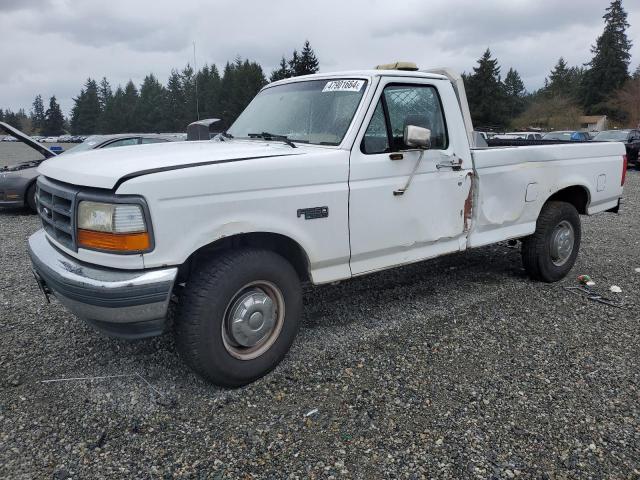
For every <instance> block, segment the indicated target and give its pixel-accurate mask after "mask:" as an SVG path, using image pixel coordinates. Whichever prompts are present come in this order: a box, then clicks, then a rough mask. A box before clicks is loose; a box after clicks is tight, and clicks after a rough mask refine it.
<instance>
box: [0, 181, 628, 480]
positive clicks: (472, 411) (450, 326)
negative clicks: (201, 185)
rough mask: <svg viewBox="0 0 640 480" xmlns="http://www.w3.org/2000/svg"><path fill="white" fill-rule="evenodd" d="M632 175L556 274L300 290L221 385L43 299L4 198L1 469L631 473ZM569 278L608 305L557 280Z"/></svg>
mask: <svg viewBox="0 0 640 480" xmlns="http://www.w3.org/2000/svg"><path fill="white" fill-rule="evenodd" d="M628 177H629V178H628V182H627V188H626V203H625V205H624V207H623V209H622V211H621V214H620V215H614V214H601V215H598V216H595V217H592V218H583V222H584V234H583V235H584V236H583V245H582V251H581V254H580V256H579V259H578V263H577V265H576V267H575V269H574V271H573V272H572V274H571V275H570V277H568V278H567V279H566V280H565V281H563V282H561V283H559V284H555V285H546V284H541V283H534V282H531V281H530V280H528V279H527V277H526V276H525V274H524V272H523V270H522V267H521V262H520V252H519V250H518V249H517V248H508V247H507V246H504V245H503V246H494V247H489V248H482V249H478V250H474V251H470V252H467V253H464V254H457V255H451V256H447V257H444V258H441V259H438V260H435V261H431V262H426V263H422V264H416V265H411V266H408V267H404V268H399V269H395V270H392V271H389V272H385V273H381V274H377V275H371V276H368V277H365V278H360V279H356V280H353V281H350V282H346V283H343V284H341V285H338V286H326V287H321V288H315V289H313V290H309V291H308V292H307V293H306V295H305V306H306V308H305V314H304V319H303V325H302V329H301V332H300V335H299V337H298V339H297V340H296V343H295V345H294V347H293V349H292V351H291V353H290V354H289V355H288V357H287V358H286V359H285V361H284V362H283V363H282V365H281V366H280V367H278V368H277V369H276V370H275V371H274V372H273V373H272V374H270V375H268V376H267V377H266V378H263V379H261V380H260V381H258V382H256V383H254V384H252V385H250V386H248V387H245V388H241V389H237V390H222V389H219V388H216V387H213V386H211V385H208V384H206V383H204V382H203V381H202V380H200V379H199V378H197V377H196V376H195V375H193V374H192V373H191V372H190V371H189V370H188V369H187V368H186V367H185V366H184V365H183V364H182V363H181V362H180V360H179V359H178V358H177V357H176V353H175V349H174V345H173V343H172V340H171V337H170V336H169V335H165V336H163V337H160V338H156V339H153V340H148V341H140V342H135V343H127V342H125V341H119V340H114V339H108V338H104V337H101V336H100V335H99V334H97V333H95V332H94V331H93V330H91V329H90V328H89V327H87V326H85V325H84V324H83V323H81V322H80V321H78V320H76V319H75V318H74V317H72V316H71V315H69V314H67V313H66V312H65V310H64V309H63V308H62V307H61V306H60V305H59V304H57V303H55V301H54V303H52V304H51V305H47V304H45V303H44V301H43V297H42V295H41V294H40V293H39V291H38V289H37V287H36V285H35V282H34V281H33V279H32V277H31V273H30V271H29V263H28V259H27V255H26V253H25V240H26V238H27V236H28V235H29V234H30V233H31V232H34V231H35V230H36V229H38V221H37V219H36V218H35V217H33V216H31V215H28V214H26V213H22V212H15V211H13V212H11V211H9V212H0V232H2V239H1V240H0V259H1V260H0V262H1V263H0V266H1V267H2V271H3V273H4V274H3V276H2V278H1V279H0V288H1V290H0V342H2V345H1V348H0V477H2V478H107V477H129V478H133V477H135V478H161V477H162V478H173V477H186V478H298V477H299V478H332V477H335V478H343V477H346V478H421V477H431V478H433V477H438V478H466V477H476V478H513V477H522V478H639V477H640V402H639V400H640V369H639V366H640V365H639V363H640V362H639V357H640V350H639V333H640V318H639V317H640V315H639V311H640V310H639V308H638V307H639V303H640V301H639V298H638V293H637V292H638V286H637V284H638V281H639V280H640V273H636V272H635V269H636V268H638V267H640V255H639V254H638V252H639V251H640V242H639V240H638V235H637V232H638V231H640V193H639V192H640V174H638V173H636V172H630V173H629V176H628ZM581 273H588V274H589V275H591V276H592V277H593V278H594V280H595V281H596V282H597V288H599V289H601V290H602V291H603V292H606V295H608V296H612V297H615V298H616V299H617V300H621V301H623V302H624V308H621V309H617V308H613V307H609V306H604V305H601V304H597V303H594V302H591V301H589V300H587V299H584V298H581V297H578V296H575V295H572V294H570V293H568V292H566V291H564V290H563V288H562V286H567V285H574V284H575V277H576V275H578V274H581ZM613 284H615V285H618V286H620V287H621V288H622V293H621V294H613V293H609V292H608V287H609V286H610V285H613ZM115 375H118V376H119V377H115V378H103V379H95V380H93V381H86V380H77V381H65V382H46V381H47V380H51V379H59V378H70V377H104V376H115Z"/></svg>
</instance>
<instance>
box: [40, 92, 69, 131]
mask: <svg viewBox="0 0 640 480" xmlns="http://www.w3.org/2000/svg"><path fill="white" fill-rule="evenodd" d="M63 133H64V115H62V110H61V109H60V105H59V104H58V102H57V101H56V97H55V95H54V96H53V97H51V98H50V99H49V108H48V109H47V111H46V112H45V120H44V132H43V135H54V136H56V135H62V134H63Z"/></svg>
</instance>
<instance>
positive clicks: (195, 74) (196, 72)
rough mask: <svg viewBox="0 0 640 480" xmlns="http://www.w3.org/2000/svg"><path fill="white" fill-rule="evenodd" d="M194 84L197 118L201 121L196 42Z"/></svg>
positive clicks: (194, 45)
mask: <svg viewBox="0 0 640 480" xmlns="http://www.w3.org/2000/svg"><path fill="white" fill-rule="evenodd" d="M193 69H194V70H195V73H194V75H193V83H195V85H196V116H197V117H198V120H200V106H199V105H198V64H197V63H196V42H193Z"/></svg>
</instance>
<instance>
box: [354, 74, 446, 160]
mask: <svg viewBox="0 0 640 480" xmlns="http://www.w3.org/2000/svg"><path fill="white" fill-rule="evenodd" d="M406 125H416V126H418V127H424V128H428V129H429V130H431V149H433V150H444V149H446V148H447V146H448V137H447V129H446V124H445V120H444V115H443V113H442V105H441V103H440V97H439V96H438V92H437V91H436V89H435V88H433V87H430V86H427V85H388V86H387V87H385V89H384V91H383V93H382V95H381V97H380V100H379V102H378V105H376V109H375V111H374V113H373V117H372V118H371V121H370V123H369V126H368V127H367V131H366V132H365V135H364V138H363V141H362V146H361V149H362V152H363V153H366V154H374V153H385V152H389V151H398V150H404V149H407V148H409V147H407V146H406V145H405V144H404V127H405V126H406Z"/></svg>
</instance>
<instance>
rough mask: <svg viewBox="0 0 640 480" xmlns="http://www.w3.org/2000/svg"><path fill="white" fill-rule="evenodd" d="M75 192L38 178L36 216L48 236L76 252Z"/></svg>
mask: <svg viewBox="0 0 640 480" xmlns="http://www.w3.org/2000/svg"><path fill="white" fill-rule="evenodd" d="M77 193H78V192H77V190H73V189H71V188H69V187H68V186H65V185H62V184H59V183H57V182H56V183H54V182H52V181H51V180H48V179H46V178H44V177H42V176H40V177H38V190H37V197H36V199H37V202H38V214H39V215H40V218H41V219H42V226H43V227H44V230H45V231H46V232H47V234H49V236H50V237H51V238H52V239H54V240H55V241H57V242H58V243H60V244H61V245H62V246H64V247H66V248H68V249H70V250H76V249H77V248H76V238H75V235H76V234H75V230H76V229H75V211H74V208H75V207H74V205H75V197H76V194H77Z"/></svg>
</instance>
